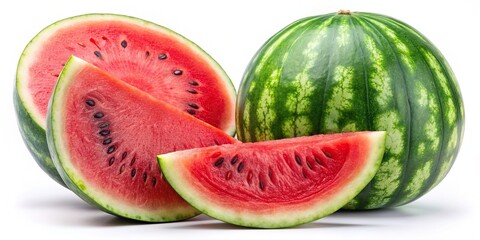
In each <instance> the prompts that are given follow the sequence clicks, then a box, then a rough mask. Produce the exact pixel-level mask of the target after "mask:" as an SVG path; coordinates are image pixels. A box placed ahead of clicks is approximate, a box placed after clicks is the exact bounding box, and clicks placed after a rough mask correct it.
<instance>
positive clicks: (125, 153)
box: [122, 152, 127, 160]
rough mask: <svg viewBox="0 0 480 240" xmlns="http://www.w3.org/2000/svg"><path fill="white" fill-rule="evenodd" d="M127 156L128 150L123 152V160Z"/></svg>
mask: <svg viewBox="0 0 480 240" xmlns="http://www.w3.org/2000/svg"><path fill="white" fill-rule="evenodd" d="M126 157H127V152H123V153H122V160H123V159H125V158H126Z"/></svg>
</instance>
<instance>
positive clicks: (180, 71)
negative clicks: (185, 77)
mask: <svg viewBox="0 0 480 240" xmlns="http://www.w3.org/2000/svg"><path fill="white" fill-rule="evenodd" d="M173 74H174V75H177V76H180V75H182V74H183V71H182V70H179V69H177V70H174V71H173Z"/></svg>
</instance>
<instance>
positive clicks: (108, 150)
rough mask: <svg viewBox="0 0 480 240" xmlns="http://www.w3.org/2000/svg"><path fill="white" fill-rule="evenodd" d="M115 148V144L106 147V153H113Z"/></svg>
mask: <svg viewBox="0 0 480 240" xmlns="http://www.w3.org/2000/svg"><path fill="white" fill-rule="evenodd" d="M115 149H116V147H115V145H112V146H110V147H108V149H107V153H108V154H110V153H113V152H114V151H115Z"/></svg>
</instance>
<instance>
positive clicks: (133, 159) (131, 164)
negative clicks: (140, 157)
mask: <svg viewBox="0 0 480 240" xmlns="http://www.w3.org/2000/svg"><path fill="white" fill-rule="evenodd" d="M136 160H137V157H136V156H135V157H133V158H132V161H130V166H133V164H135V161H136Z"/></svg>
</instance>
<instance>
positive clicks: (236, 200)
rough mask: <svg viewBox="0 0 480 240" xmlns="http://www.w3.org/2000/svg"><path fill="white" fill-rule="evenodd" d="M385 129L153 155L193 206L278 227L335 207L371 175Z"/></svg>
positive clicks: (224, 216)
mask: <svg viewBox="0 0 480 240" xmlns="http://www.w3.org/2000/svg"><path fill="white" fill-rule="evenodd" d="M384 146H385V132H354V133H343V134H331V135H315V136H309V137H297V138H289V139H282V140H273V141H264V142H256V143H242V144H230V145H222V146H213V147H206V148H197V149H190V150H184V151H177V152H172V153H167V154H163V155H160V156H158V161H159V164H160V166H161V170H162V172H163V173H164V174H165V177H166V179H167V180H168V181H169V183H170V184H171V185H172V187H173V188H174V189H175V190H176V191H177V192H178V193H179V194H180V195H181V196H182V197H183V198H184V199H185V200H186V201H187V202H189V203H190V204H191V205H192V206H194V207H195V208H196V209H198V210H200V211H202V212H203V213H205V214H207V215H209V216H211V217H214V218H217V219H219V220H222V221H225V222H228V223H232V224H236V225H241V226H247V227H258V228H282V227H290V226H295V225H299V224H303V223H307V222H310V221H313V220H316V219H318V218H321V217H324V216H326V215H328V214H330V213H333V212H334V211H336V210H338V209H340V208H341V207H342V206H343V205H344V204H346V203H347V202H349V201H350V200H351V199H353V198H354V197H355V196H356V195H357V194H358V193H359V192H360V191H361V190H362V189H363V188H364V187H365V186H366V185H367V184H368V183H369V182H370V180H371V179H372V178H373V176H374V175H375V173H376V171H377V170H378V167H379V166H380V163H381V160H382V157H383V152H384Z"/></svg>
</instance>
